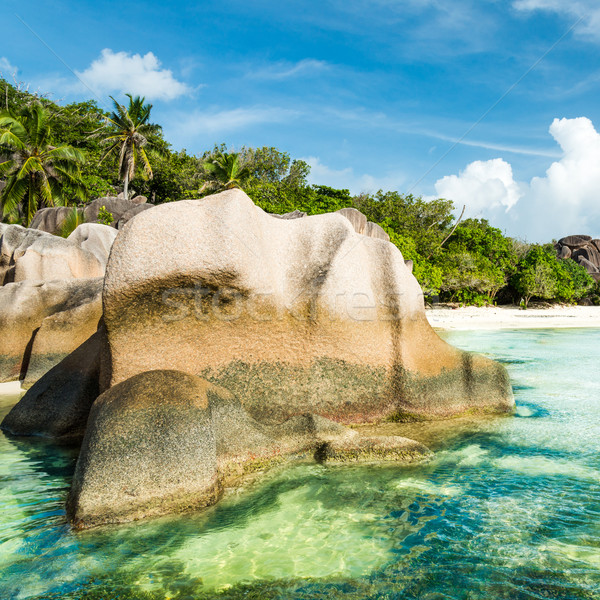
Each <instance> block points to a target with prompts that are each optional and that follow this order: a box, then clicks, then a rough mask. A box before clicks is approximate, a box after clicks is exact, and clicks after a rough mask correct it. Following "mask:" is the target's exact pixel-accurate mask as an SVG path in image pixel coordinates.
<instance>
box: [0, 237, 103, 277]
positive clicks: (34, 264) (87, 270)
mask: <svg viewBox="0 0 600 600" xmlns="http://www.w3.org/2000/svg"><path fill="white" fill-rule="evenodd" d="M104 268H105V265H103V264H102V263H101V262H100V261H99V260H98V259H97V258H96V256H95V255H94V254H92V253H91V252H89V251H88V250H87V249H85V248H83V247H82V246H81V245H80V244H79V243H77V242H76V241H73V240H66V239H64V238H61V237H57V236H55V235H51V234H49V233H45V232H42V231H38V230H36V229H27V228H25V227H21V226H20V225H2V227H1V228H0V277H1V278H2V283H3V284H5V283H10V282H19V281H28V280H29V281H53V280H57V279H74V278H75V279H76V278H92V277H101V276H102V275H104Z"/></svg>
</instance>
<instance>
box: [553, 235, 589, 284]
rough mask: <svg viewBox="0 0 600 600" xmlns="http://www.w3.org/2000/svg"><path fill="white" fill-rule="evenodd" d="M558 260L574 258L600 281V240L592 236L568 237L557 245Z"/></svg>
mask: <svg viewBox="0 0 600 600" xmlns="http://www.w3.org/2000/svg"><path fill="white" fill-rule="evenodd" d="M555 247H556V251H557V252H558V258H562V259H567V258H572V259H573V260H574V261H575V262H577V263H578V264H580V265H581V266H582V267H584V268H585V270H586V271H587V272H588V273H589V274H590V275H591V277H592V278H593V279H594V280H595V281H600V239H595V240H593V239H592V236H590V235H568V236H567V237H564V238H561V239H560V240H558V242H557V243H556V246H555Z"/></svg>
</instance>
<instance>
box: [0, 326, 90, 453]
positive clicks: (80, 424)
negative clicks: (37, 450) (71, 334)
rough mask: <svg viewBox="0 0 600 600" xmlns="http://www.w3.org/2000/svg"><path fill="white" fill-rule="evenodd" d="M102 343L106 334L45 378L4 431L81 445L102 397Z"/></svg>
mask: <svg viewBox="0 0 600 600" xmlns="http://www.w3.org/2000/svg"><path fill="white" fill-rule="evenodd" d="M101 341H102V333H101V332H97V333H95V334H94V335H92V336H91V337H90V338H89V339H88V340H86V341H85V342H84V343H83V344H81V346H79V347H78V348H77V349H75V351H74V352H72V353H71V354H70V355H68V356H67V357H66V358H65V359H64V360H62V361H61V362H60V363H58V364H57V365H56V366H54V367H53V368H52V369H51V370H50V371H48V372H47V373H46V374H45V375H44V376H43V377H41V379H39V380H38V381H37V382H36V383H35V384H34V385H33V387H32V388H31V389H29V390H28V391H27V392H26V393H25V395H24V396H23V397H22V398H21V400H20V401H19V402H18V403H17V404H16V405H15V406H14V407H13V408H12V409H11V411H10V412H9V413H8V415H6V417H5V418H4V420H3V421H2V425H1V427H2V429H3V430H4V431H7V432H8V433H11V434H13V435H40V436H44V437H51V438H54V439H57V440H60V441H65V442H78V441H81V439H82V438H83V434H84V432H85V428H86V423H87V419H88V415H89V412H90V409H91V407H92V404H93V402H94V400H95V399H96V398H97V397H98V394H99V388H98V376H99V368H100V344H101Z"/></svg>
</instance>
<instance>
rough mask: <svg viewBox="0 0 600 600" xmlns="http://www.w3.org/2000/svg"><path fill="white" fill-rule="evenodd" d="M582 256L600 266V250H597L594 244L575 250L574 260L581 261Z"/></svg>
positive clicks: (595, 265)
mask: <svg viewBox="0 0 600 600" xmlns="http://www.w3.org/2000/svg"><path fill="white" fill-rule="evenodd" d="M580 257H581V258H585V260H586V261H587V262H590V263H591V264H592V265H594V267H596V268H598V267H600V252H599V251H598V250H596V247H595V246H594V245H592V244H588V245H587V246H585V247H584V248H578V249H577V250H575V252H573V255H572V258H573V260H576V261H579V258H580Z"/></svg>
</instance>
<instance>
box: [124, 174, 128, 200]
mask: <svg viewBox="0 0 600 600" xmlns="http://www.w3.org/2000/svg"><path fill="white" fill-rule="evenodd" d="M123 198H125V200H129V169H128V170H127V171H126V172H125V182H124V184H123Z"/></svg>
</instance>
